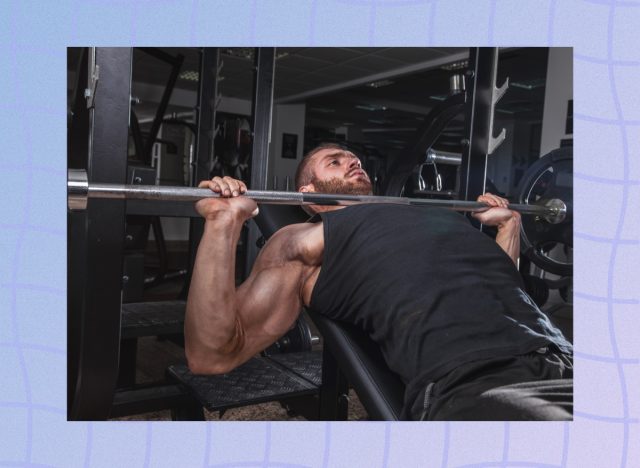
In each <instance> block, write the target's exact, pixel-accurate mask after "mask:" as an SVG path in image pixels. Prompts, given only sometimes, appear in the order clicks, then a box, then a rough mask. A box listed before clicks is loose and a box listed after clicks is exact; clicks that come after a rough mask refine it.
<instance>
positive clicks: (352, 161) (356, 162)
mask: <svg viewBox="0 0 640 468" xmlns="http://www.w3.org/2000/svg"><path fill="white" fill-rule="evenodd" d="M355 167H361V165H360V160H359V159H358V158H356V157H355V156H352V157H351V158H350V159H349V169H353V168H355Z"/></svg>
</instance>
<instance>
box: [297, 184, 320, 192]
mask: <svg viewBox="0 0 640 468" xmlns="http://www.w3.org/2000/svg"><path fill="white" fill-rule="evenodd" d="M315 191H316V188H315V187H314V186H313V184H307V185H303V186H302V187H300V188H299V189H298V192H315Z"/></svg>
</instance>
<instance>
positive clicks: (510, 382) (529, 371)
mask: <svg viewBox="0 0 640 468" xmlns="http://www.w3.org/2000/svg"><path fill="white" fill-rule="evenodd" d="M572 379H573V362H572V359H571V356H568V355H566V354H562V353H560V352H559V351H557V350H552V349H550V348H547V347H545V348H541V349H539V350H537V351H534V352H532V353H528V354H524V355H520V356H511V357H505V358H494V359H487V360H482V361H475V362H470V363H467V364H464V365H461V366H460V367H458V368H456V369H454V370H453V371H451V372H449V373H448V374H447V375H445V376H444V377H442V378H441V379H439V380H438V381H436V382H433V383H430V384H429V385H427V386H426V388H425V389H424V392H421V394H420V395H419V397H418V398H417V399H416V400H415V401H414V403H413V404H412V406H411V418H412V419H414V420H430V421H571V420H572V419H573V380H572Z"/></svg>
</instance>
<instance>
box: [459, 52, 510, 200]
mask: <svg viewBox="0 0 640 468" xmlns="http://www.w3.org/2000/svg"><path fill="white" fill-rule="evenodd" d="M497 68H498V49H497V48H494V47H476V48H472V49H471V50H470V53H469V69H468V71H467V93H468V95H467V103H468V106H467V112H466V123H465V137H464V141H463V143H464V151H463V152H462V164H461V166H460V190H459V193H460V198H461V199H462V200H475V199H476V198H477V197H478V196H479V195H482V194H483V193H484V188H485V179H486V173H487V156H488V155H490V154H491V153H493V151H494V150H495V148H496V147H497V146H498V145H499V144H500V143H501V142H502V140H503V139H504V130H503V131H502V133H501V134H500V135H499V136H498V137H497V138H495V137H494V136H493V114H494V106H495V103H496V102H497V101H498V100H499V99H500V97H501V96H502V94H504V92H505V90H506V86H507V84H505V85H504V86H503V87H502V88H500V89H496V87H495V83H496V71H497Z"/></svg>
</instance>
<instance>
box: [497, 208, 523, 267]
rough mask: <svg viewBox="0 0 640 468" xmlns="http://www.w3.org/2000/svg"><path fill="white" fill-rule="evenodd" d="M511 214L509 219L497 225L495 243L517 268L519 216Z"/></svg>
mask: <svg viewBox="0 0 640 468" xmlns="http://www.w3.org/2000/svg"><path fill="white" fill-rule="evenodd" d="M512 213H513V216H511V218H509V219H508V220H507V221H504V222H503V223H501V224H499V225H498V235H497V236H496V243H497V244H498V245H499V246H500V247H501V248H502V250H504V251H505V252H506V253H507V255H509V257H511V259H512V260H513V263H515V265H516V268H517V267H518V259H519V257H520V215H519V214H518V213H515V212H512Z"/></svg>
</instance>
